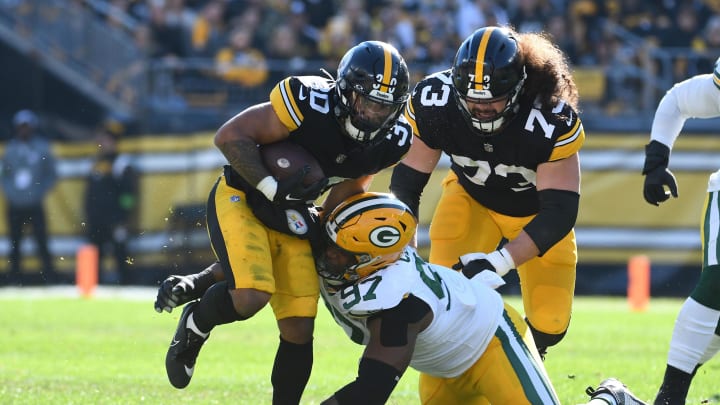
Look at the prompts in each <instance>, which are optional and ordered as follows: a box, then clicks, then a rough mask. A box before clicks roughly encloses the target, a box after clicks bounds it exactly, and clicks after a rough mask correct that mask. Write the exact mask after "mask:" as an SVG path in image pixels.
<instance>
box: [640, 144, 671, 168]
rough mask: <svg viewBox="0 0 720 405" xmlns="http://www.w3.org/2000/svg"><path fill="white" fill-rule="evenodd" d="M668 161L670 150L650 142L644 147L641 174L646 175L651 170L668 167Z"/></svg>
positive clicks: (663, 145)
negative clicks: (643, 161)
mask: <svg viewBox="0 0 720 405" xmlns="http://www.w3.org/2000/svg"><path fill="white" fill-rule="evenodd" d="M669 161H670V148H668V147H667V146H666V145H665V144H663V143H661V142H658V141H650V143H649V144H647V145H645V164H644V165H643V170H642V174H648V172H650V171H651V170H654V169H656V168H658V167H662V168H663V169H665V168H667V167H668V163H669Z"/></svg>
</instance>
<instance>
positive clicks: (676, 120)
mask: <svg viewBox="0 0 720 405" xmlns="http://www.w3.org/2000/svg"><path fill="white" fill-rule="evenodd" d="M718 116H720V90H718V88H717V87H716V86H715V85H714V83H713V79H712V75H709V74H708V75H700V76H695V77H692V78H690V79H688V80H685V81H683V82H680V83H678V84H676V85H675V86H673V87H672V88H671V89H670V90H668V92H667V93H665V96H663V98H662V100H660V104H659V105H658V108H657V110H656V111H655V117H654V118H653V123H652V130H651V132H650V139H651V140H654V141H658V142H660V143H662V144H664V145H665V146H667V147H668V148H670V149H672V146H673V144H674V143H675V140H676V139H677V137H678V135H679V134H680V131H681V130H682V127H683V125H684V124H685V121H686V120H687V119H688V118H714V117H718Z"/></svg>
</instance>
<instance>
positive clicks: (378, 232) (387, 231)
mask: <svg viewBox="0 0 720 405" xmlns="http://www.w3.org/2000/svg"><path fill="white" fill-rule="evenodd" d="M400 236H401V235H400V231H399V230H397V229H396V228H394V227H392V226H388V225H384V226H379V227H377V228H375V229H373V230H372V231H371V232H370V242H371V243H372V244H373V245H375V246H378V247H381V248H387V247H390V246H392V245H394V244H396V243H398V241H399V240H400Z"/></svg>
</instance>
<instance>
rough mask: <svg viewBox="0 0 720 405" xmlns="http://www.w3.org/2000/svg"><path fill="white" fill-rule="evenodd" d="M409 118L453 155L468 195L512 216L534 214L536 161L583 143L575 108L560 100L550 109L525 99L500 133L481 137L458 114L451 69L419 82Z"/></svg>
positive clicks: (420, 134)
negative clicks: (540, 107) (544, 108)
mask: <svg viewBox="0 0 720 405" xmlns="http://www.w3.org/2000/svg"><path fill="white" fill-rule="evenodd" d="M405 116H406V118H407V119H408V121H409V122H410V124H411V126H412V127H413V130H414V134H415V136H417V138H418V139H420V140H421V141H423V142H424V143H425V144H426V145H427V146H428V147H430V148H433V149H440V150H442V151H443V152H445V153H446V154H447V155H448V156H450V159H451V161H452V165H451V169H452V171H453V172H454V173H455V174H456V175H457V177H458V181H459V183H460V184H461V185H462V186H463V188H464V189H465V191H467V193H468V194H470V195H471V196H472V197H473V198H474V199H475V200H477V201H478V202H479V203H480V204H482V205H484V206H485V207H487V208H490V209H492V210H494V211H497V212H500V213H502V214H505V215H510V216H529V215H534V214H536V213H537V211H538V198H537V189H536V188H535V186H536V177H537V167H538V165H540V164H542V163H545V162H552V161H556V160H560V159H564V158H567V157H569V156H572V155H573V154H575V153H576V152H578V151H579V150H580V148H581V147H582V144H583V142H584V141H585V132H584V130H583V126H582V123H581V121H580V118H579V117H578V115H577V112H575V111H574V110H573V109H572V107H570V106H569V105H567V104H565V103H564V102H562V101H561V102H559V103H558V104H557V105H556V106H555V108H553V109H552V110H551V111H550V110H548V111H546V110H540V109H539V108H538V106H536V105H532V104H531V103H528V102H525V103H523V102H521V103H520V107H519V110H518V112H517V114H516V115H515V117H514V118H513V119H512V121H510V122H509V123H507V125H505V127H504V128H503V129H502V130H501V131H499V132H498V133H495V134H493V135H489V136H483V135H480V134H479V133H477V132H475V131H474V130H472V129H471V128H470V126H469V125H468V124H467V123H466V121H465V119H464V118H463V116H462V113H461V112H460V106H459V105H458V103H457V99H456V98H455V96H454V95H453V88H452V81H451V77H450V70H446V71H442V72H438V73H435V74H432V75H430V76H427V77H426V78H424V79H423V80H422V81H420V82H419V83H418V84H417V85H416V86H415V89H414V90H413V93H412V97H411V99H410V101H409V102H408V105H407V107H406V109H405Z"/></svg>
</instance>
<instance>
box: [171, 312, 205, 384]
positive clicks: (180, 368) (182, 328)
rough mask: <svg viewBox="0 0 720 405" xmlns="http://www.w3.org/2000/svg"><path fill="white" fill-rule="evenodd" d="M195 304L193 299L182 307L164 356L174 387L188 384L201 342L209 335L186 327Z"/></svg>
mask: <svg viewBox="0 0 720 405" xmlns="http://www.w3.org/2000/svg"><path fill="white" fill-rule="evenodd" d="M197 304H198V301H193V302H190V303H188V304H187V305H185V308H183V311H182V314H181V315H180V321H179V322H178V327H177V330H176V331H175V336H173V339H172V342H170V348H169V349H168V351H167V355H166V356H165V371H167V376H168V379H169V380H170V384H172V385H173V387H175V388H185V387H187V385H188V384H190V379H191V378H192V375H193V371H195V360H197V356H198V354H199V353H200V348H201V347H202V345H203V343H205V341H206V340H207V339H208V337H209V335H208V336H206V337H202V336H200V335H198V334H197V333H195V332H193V331H192V330H190V329H189V328H188V325H187V321H188V317H189V316H190V313H191V312H192V309H193V308H194V307H195V305H197Z"/></svg>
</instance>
